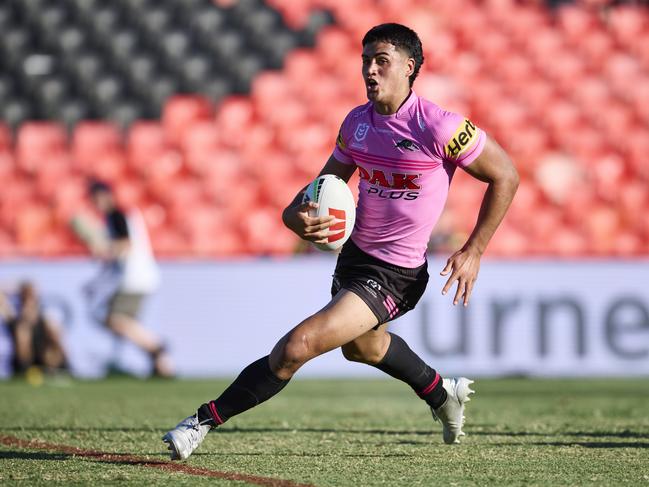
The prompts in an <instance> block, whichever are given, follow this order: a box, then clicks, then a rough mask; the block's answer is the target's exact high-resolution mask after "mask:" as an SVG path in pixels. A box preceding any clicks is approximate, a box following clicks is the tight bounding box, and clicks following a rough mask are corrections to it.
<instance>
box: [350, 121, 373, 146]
mask: <svg viewBox="0 0 649 487" xmlns="http://www.w3.org/2000/svg"><path fill="white" fill-rule="evenodd" d="M369 131H370V126H369V125H368V124H366V123H359V124H358V126H357V127H356V132H354V138H355V139H356V140H357V141H358V142H362V141H363V140H365V137H367V133H368V132H369Z"/></svg>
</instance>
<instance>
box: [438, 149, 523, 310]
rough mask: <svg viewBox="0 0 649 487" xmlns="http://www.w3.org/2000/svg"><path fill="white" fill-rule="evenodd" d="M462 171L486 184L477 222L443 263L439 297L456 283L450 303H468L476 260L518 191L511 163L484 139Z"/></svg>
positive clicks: (476, 270)
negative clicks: (472, 159) (442, 286)
mask: <svg viewBox="0 0 649 487" xmlns="http://www.w3.org/2000/svg"><path fill="white" fill-rule="evenodd" d="M464 170H465V171H466V172H467V173H469V174H470V175H471V176H473V177H474V178H476V179H479V180H480V181H483V182H485V183H487V184H488V187H487V190H486V191H485V195H484V198H483V199H482V205H481V206H480V212H479V214H478V220H477V222H476V224H475V227H474V229H473V232H472V233H471V236H470V237H469V239H468V240H467V242H466V243H465V244H464V246H463V247H462V248H461V249H460V250H458V251H457V252H455V253H454V254H453V255H452V256H451V257H450V258H449V259H448V262H447V263H446V267H444V270H442V272H441V275H443V276H446V275H449V274H450V276H449V278H448V280H447V281H446V284H445V285H444V288H443V289H442V294H446V293H447V292H448V291H449V289H450V288H451V287H452V286H453V283H454V282H456V281H457V283H458V284H457V291H456V293H455V297H454V298H453V304H458V303H459V302H460V301H463V304H464V306H467V305H468V304H469V298H470V297H471V291H472V290H473V285H474V283H475V281H476V279H477V278H478V272H479V271H480V259H481V257H482V254H483V253H484V251H485V249H486V248H487V244H488V243H489V241H490V240H491V237H492V236H493V234H494V232H495V231H496V229H497V228H498V225H500V222H501V221H502V219H503V217H504V216H505V213H506V212H507V209H508V208H509V205H510V204H511V202H512V199H513V198H514V194H515V193H516V189H517V188H518V183H519V177H518V172H517V171H516V168H515V167H514V164H513V162H512V160H511V159H510V158H509V156H508V155H507V153H506V152H505V151H504V150H503V148H502V147H500V145H498V143H497V142H496V141H495V140H494V139H492V138H491V137H489V136H487V140H486V143H485V146H484V148H483V149H482V152H481V153H480V155H479V156H478V157H477V158H476V159H475V160H474V161H473V162H472V163H471V164H469V165H468V166H466V167H464Z"/></svg>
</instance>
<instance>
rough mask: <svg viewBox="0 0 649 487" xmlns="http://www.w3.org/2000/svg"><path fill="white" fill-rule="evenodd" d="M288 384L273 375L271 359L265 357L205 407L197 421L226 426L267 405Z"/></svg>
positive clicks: (252, 365) (199, 411) (247, 368)
mask: <svg viewBox="0 0 649 487" xmlns="http://www.w3.org/2000/svg"><path fill="white" fill-rule="evenodd" d="M286 384H288V380H282V379H279V378H277V377H276V376H275V374H273V371H272V370H271V369H270V365H269V363H268V355H267V356H265V357H262V358H260V359H259V360H257V361H256V362H253V363H251V364H250V365H248V367H246V368H245V369H243V370H242V371H241V373H240V374H239V377H237V378H236V379H235V380H234V382H233V383H232V384H230V386H229V387H228V388H227V389H226V390H225V391H223V394H221V395H220V396H219V397H218V399H216V400H214V401H210V402H208V403H206V404H203V405H202V406H201V407H200V408H199V409H198V420H199V421H200V422H204V421H208V422H213V424H214V425H215V426H217V425H219V424H223V423H225V422H226V421H227V420H228V419H230V418H231V417H232V416H236V415H237V414H239V413H242V412H244V411H247V410H248V409H250V408H253V407H255V406H256V405H257V404H261V403H262V402H264V401H267V400H268V399H270V398H271V397H273V396H274V395H275V394H277V393H278V392H279V391H281V390H282V389H283V388H284V386H286Z"/></svg>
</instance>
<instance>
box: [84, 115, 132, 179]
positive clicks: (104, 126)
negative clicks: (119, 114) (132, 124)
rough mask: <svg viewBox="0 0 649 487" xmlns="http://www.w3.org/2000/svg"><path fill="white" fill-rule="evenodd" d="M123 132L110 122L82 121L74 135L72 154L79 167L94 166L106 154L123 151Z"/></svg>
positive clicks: (87, 167)
mask: <svg viewBox="0 0 649 487" xmlns="http://www.w3.org/2000/svg"><path fill="white" fill-rule="evenodd" d="M122 142H123V137H122V132H121V131H120V129H119V128H118V127H117V125H115V124H112V123H109V122H95V121H85V122H80V123H79V124H78V125H77V126H76V127H75V129H74V135H73V136H72V154H73V156H74V159H75V161H76V163H77V164H78V166H79V167H81V168H84V169H86V170H87V169H89V168H92V167H93V166H94V165H95V164H96V163H97V159H99V158H100V157H101V156H103V155H105V154H112V153H120V152H122V151H123V144H122Z"/></svg>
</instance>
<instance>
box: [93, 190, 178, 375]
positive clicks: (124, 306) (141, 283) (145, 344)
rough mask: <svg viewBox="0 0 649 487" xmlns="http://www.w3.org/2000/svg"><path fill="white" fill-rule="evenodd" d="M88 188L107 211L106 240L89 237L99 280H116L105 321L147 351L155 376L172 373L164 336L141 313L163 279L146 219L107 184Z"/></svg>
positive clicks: (98, 208) (95, 203)
mask: <svg viewBox="0 0 649 487" xmlns="http://www.w3.org/2000/svg"><path fill="white" fill-rule="evenodd" d="M89 192H90V197H91V200H92V202H93V204H94V206H95V207H96V208H97V210H99V212H100V213H101V214H102V215H103V216H104V219H105V224H106V231H107V237H108V239H107V242H106V241H104V242H101V240H99V239H96V238H92V239H88V238H86V242H87V244H88V247H89V248H90V250H91V252H92V253H93V255H95V256H96V257H98V258H100V259H101V260H102V261H103V262H104V264H105V265H104V267H103V269H102V271H101V272H100V274H99V276H98V277H97V279H96V281H97V282H96V283H95V284H96V285H105V281H112V285H113V290H112V292H111V297H110V298H109V300H108V311H107V313H106V315H105V319H104V323H105V325H106V326H107V327H108V329H109V330H110V331H112V332H113V333H114V334H115V335H117V336H118V337H120V338H122V339H125V340H127V341H130V342H131V343H134V344H135V345H136V346H138V347H139V348H141V349H142V350H144V351H145V352H147V353H148V354H149V356H150V358H151V363H152V368H153V374H154V375H156V376H160V377H170V376H172V375H173V368H172V366H171V361H170V358H169V355H168V353H167V351H166V349H165V346H164V344H163V342H162V340H161V339H160V338H159V337H158V336H157V335H156V334H154V333H153V332H152V331H151V330H148V329H147V328H145V327H144V326H143V325H142V324H141V323H140V321H139V318H138V316H139V314H140V309H141V307H142V302H143V300H144V299H145V298H146V297H147V296H148V295H150V294H151V293H153V292H154V291H155V290H156V288H157V286H158V281H159V275H158V274H159V273H158V268H157V265H156V262H155V259H154V257H153V253H152V251H151V245H150V243H149V237H148V234H147V230H146V227H145V224H144V221H143V219H142V217H141V215H140V214H139V212H137V211H132V212H130V213H129V214H128V215H127V214H125V213H124V212H123V211H122V210H121V209H120V208H119V207H118V206H117V204H116V202H115V198H114V196H113V192H112V190H111V188H110V187H109V186H108V185H107V184H106V183H103V182H100V181H95V182H93V183H91V185H90V187H89ZM109 284H111V282H109Z"/></svg>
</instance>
